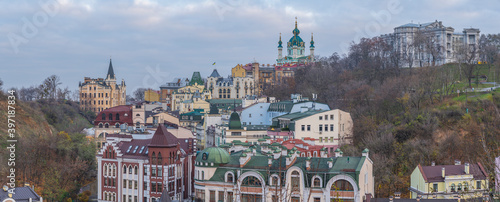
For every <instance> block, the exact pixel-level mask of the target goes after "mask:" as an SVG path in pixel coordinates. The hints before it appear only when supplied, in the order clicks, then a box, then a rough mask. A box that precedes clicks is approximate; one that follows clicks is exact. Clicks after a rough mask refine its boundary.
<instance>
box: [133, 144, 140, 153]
mask: <svg viewBox="0 0 500 202" xmlns="http://www.w3.org/2000/svg"><path fill="white" fill-rule="evenodd" d="M137 148H139V146H135V148H134V151H133V152H132V153H133V154H135V152H136V151H137Z"/></svg>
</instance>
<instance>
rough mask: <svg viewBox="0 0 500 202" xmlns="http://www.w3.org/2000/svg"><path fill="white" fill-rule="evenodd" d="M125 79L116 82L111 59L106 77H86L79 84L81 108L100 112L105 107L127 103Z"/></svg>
mask: <svg viewBox="0 0 500 202" xmlns="http://www.w3.org/2000/svg"><path fill="white" fill-rule="evenodd" d="M126 89H127V87H126V86H125V81H124V80H123V79H122V82H121V84H117V83H116V77H115V73H114V70H113V65H112V63H111V60H109V68H108V74H107V76H106V79H102V78H97V79H92V78H90V77H85V78H84V81H83V83H81V82H80V84H79V91H80V109H81V110H83V111H92V112H94V113H96V114H97V113H99V112H101V111H103V110H105V109H108V108H111V107H115V106H119V105H125V103H126Z"/></svg>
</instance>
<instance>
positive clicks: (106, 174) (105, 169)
mask: <svg viewBox="0 0 500 202" xmlns="http://www.w3.org/2000/svg"><path fill="white" fill-rule="evenodd" d="M103 172H104V177H106V176H108V165H107V164H104V171H103Z"/></svg>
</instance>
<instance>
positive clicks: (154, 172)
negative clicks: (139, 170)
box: [151, 168, 156, 177]
mask: <svg viewBox="0 0 500 202" xmlns="http://www.w3.org/2000/svg"><path fill="white" fill-rule="evenodd" d="M151 176H153V177H156V168H151Z"/></svg>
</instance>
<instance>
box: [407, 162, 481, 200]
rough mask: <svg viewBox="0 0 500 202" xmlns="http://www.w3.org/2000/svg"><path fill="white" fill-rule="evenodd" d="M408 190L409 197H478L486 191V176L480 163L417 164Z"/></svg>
mask: <svg viewBox="0 0 500 202" xmlns="http://www.w3.org/2000/svg"><path fill="white" fill-rule="evenodd" d="M410 191H411V198H417V196H421V197H422V198H424V199H427V198H429V199H431V198H438V199H454V198H457V197H458V196H460V197H461V198H463V199H468V198H478V197H482V196H483V194H484V193H487V192H488V178H487V173H486V171H485V169H484V167H483V166H482V165H481V163H477V164H469V163H465V164H463V165H462V164H461V163H460V161H456V162H455V165H432V166H421V165H418V166H417V167H416V168H415V170H413V172H412V174H411V186H410Z"/></svg>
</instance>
